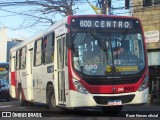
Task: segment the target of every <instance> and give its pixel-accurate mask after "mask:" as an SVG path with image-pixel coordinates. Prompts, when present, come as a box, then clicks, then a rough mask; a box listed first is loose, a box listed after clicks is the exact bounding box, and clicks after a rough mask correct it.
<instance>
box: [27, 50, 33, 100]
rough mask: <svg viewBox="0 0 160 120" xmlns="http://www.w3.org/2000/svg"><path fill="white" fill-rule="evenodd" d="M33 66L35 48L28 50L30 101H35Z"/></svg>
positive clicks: (28, 89) (28, 91)
mask: <svg viewBox="0 0 160 120" xmlns="http://www.w3.org/2000/svg"><path fill="white" fill-rule="evenodd" d="M32 65H33V48H31V49H28V50H27V86H28V87H27V93H28V100H29V101H32V100H33V76H32Z"/></svg>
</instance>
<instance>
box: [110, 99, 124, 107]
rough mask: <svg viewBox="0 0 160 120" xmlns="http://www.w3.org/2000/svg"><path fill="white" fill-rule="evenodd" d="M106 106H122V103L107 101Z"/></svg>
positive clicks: (119, 101)
mask: <svg viewBox="0 0 160 120" xmlns="http://www.w3.org/2000/svg"><path fill="white" fill-rule="evenodd" d="M108 105H109V106H115V105H122V101H121V100H111V101H108Z"/></svg>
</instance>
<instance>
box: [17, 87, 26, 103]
mask: <svg viewBox="0 0 160 120" xmlns="http://www.w3.org/2000/svg"><path fill="white" fill-rule="evenodd" d="M18 98H19V105H20V106H27V101H26V100H23V98H22V88H21V86H20V87H19V88H18Z"/></svg>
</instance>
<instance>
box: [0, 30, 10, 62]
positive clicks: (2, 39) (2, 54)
mask: <svg viewBox="0 0 160 120" xmlns="http://www.w3.org/2000/svg"><path fill="white" fill-rule="evenodd" d="M7 40H8V37H7V28H0V62H6V58H7V57H6V56H7V55H6V50H7Z"/></svg>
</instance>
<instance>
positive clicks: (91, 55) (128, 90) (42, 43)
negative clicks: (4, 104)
mask: <svg viewBox="0 0 160 120" xmlns="http://www.w3.org/2000/svg"><path fill="white" fill-rule="evenodd" d="M121 47H122V48H123V54H118V55H115V54H116V53H119V52H117V51H116V50H118V49H119V48H121ZM146 56H147V55H146V46H145V42H144V34H143V29H142V26H141V22H140V20H139V19H137V18H132V17H122V16H121V17H120V16H106V15H77V16H68V17H66V18H64V19H63V20H61V21H59V22H57V23H55V24H54V25H52V26H51V27H50V28H48V29H46V30H45V31H44V32H42V33H39V35H36V36H34V37H32V38H30V39H28V40H27V41H25V42H23V43H22V44H19V45H17V46H15V47H13V48H12V49H11V52H10V64H11V71H10V84H11V89H10V94H11V96H12V97H13V98H17V99H19V101H20V105H26V104H27V103H28V102H32V103H34V102H40V103H46V104H48V105H49V108H50V109H51V110H58V108H59V107H65V108H77V107H101V108H102V110H103V111H105V112H107V111H108V110H113V111H116V112H118V111H120V110H121V109H122V107H123V105H126V104H143V103H146V102H147V101H148V65H147V58H146Z"/></svg>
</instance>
